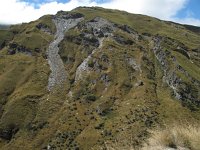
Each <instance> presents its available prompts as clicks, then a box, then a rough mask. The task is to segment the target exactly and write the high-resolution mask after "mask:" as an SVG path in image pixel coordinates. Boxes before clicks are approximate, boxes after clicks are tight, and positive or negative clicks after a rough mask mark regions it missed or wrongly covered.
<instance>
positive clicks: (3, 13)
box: [0, 0, 200, 26]
mask: <svg viewBox="0 0 200 150" xmlns="http://www.w3.org/2000/svg"><path fill="white" fill-rule="evenodd" d="M97 1H98V0H96V2H95V0H70V1H69V2H66V3H58V2H55V1H52V0H46V3H42V4H39V5H37V7H38V8H34V5H33V4H30V3H26V2H22V1H19V0H0V23H7V24H10V23H12V24H13V23H21V22H29V21H32V20H35V19H38V18H39V17H41V16H43V15H45V14H55V13H56V12H57V11H59V10H65V11H68V10H72V9H74V8H75V7H78V6H101V7H105V8H112V9H120V10H125V11H128V12H131V13H139V14H146V15H150V16H154V17H157V18H160V19H165V20H171V21H178V22H180V23H189V24H193V25H199V26H200V20H198V19H195V18H191V16H190V17H187V18H184V19H178V18H175V15H176V14H177V13H178V11H179V10H181V9H183V8H184V7H185V5H186V3H187V2H188V0H110V1H107V2H104V3H97Z"/></svg>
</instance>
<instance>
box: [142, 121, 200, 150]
mask: <svg viewBox="0 0 200 150" xmlns="http://www.w3.org/2000/svg"><path fill="white" fill-rule="evenodd" d="M151 133H152V137H150V138H149V139H148V143H147V144H145V146H144V147H143V148H142V150H163V149H164V150H165V149H166V150H167V149H178V150H200V126H198V125H196V126H195V125H173V126H170V127H167V128H165V129H162V130H155V131H152V132H151Z"/></svg>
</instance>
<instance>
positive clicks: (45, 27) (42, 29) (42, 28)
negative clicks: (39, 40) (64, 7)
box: [36, 23, 52, 34]
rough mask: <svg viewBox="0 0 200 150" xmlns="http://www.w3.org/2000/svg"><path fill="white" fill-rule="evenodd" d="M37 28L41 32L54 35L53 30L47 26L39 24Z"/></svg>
mask: <svg viewBox="0 0 200 150" xmlns="http://www.w3.org/2000/svg"><path fill="white" fill-rule="evenodd" d="M36 28H38V29H39V30H41V31H43V32H45V33H47V34H52V31H51V29H50V28H49V27H48V26H47V25H46V24H43V23H39V24H37V25H36Z"/></svg>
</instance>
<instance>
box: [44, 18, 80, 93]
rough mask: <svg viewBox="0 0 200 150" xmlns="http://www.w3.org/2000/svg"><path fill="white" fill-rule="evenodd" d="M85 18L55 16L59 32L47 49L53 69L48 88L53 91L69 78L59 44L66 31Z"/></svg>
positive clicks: (54, 19)
mask: <svg viewBox="0 0 200 150" xmlns="http://www.w3.org/2000/svg"><path fill="white" fill-rule="evenodd" d="M74 18H75V19H74ZM82 20H83V18H82V17H81V18H77V16H76V17H74V16H71V18H70V16H63V15H61V16H55V17H54V18H53V22H54V23H55V25H56V29H57V32H56V34H55V39H54V40H53V41H52V42H51V43H50V45H49V48H48V50H47V56H48V57H47V59H48V63H49V66H50V69H51V74H50V76H49V83H48V90H49V91H51V90H52V89H53V88H54V87H55V85H59V86H61V85H63V83H64V82H65V81H66V78H67V72H66V70H65V67H64V64H63V61H62V59H61V57H60V55H59V54H58V52H59V47H58V44H59V43H60V42H61V41H62V40H63V38H64V33H65V32H66V31H67V30H69V29H71V28H73V27H75V26H76V25H77V24H78V23H79V22H81V21H82Z"/></svg>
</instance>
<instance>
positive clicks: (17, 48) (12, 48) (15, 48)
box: [8, 43, 32, 55]
mask: <svg viewBox="0 0 200 150" xmlns="http://www.w3.org/2000/svg"><path fill="white" fill-rule="evenodd" d="M16 53H24V54H26V55H32V52H31V50H30V49H28V48H26V47H25V46H23V45H19V44H17V43H10V44H9V48H8V54H9V55H14V54H16Z"/></svg>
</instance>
